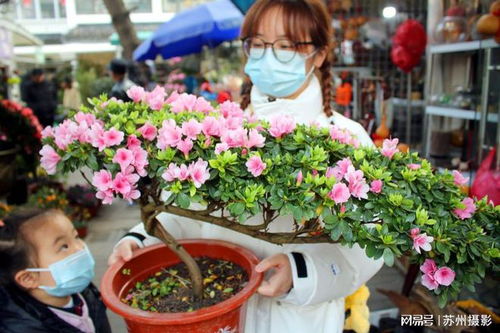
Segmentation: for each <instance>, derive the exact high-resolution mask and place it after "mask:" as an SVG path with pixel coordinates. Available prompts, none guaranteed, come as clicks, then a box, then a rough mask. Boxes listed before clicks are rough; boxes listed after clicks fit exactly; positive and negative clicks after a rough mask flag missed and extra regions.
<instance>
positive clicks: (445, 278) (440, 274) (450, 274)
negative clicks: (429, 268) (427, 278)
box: [434, 267, 455, 286]
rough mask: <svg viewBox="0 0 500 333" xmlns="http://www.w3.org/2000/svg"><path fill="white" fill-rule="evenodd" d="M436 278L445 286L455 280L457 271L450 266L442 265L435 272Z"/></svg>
mask: <svg viewBox="0 0 500 333" xmlns="http://www.w3.org/2000/svg"><path fill="white" fill-rule="evenodd" d="M434 280H435V281H436V282H437V283H439V284H440V285H443V286H449V285H450V284H451V283H452V282H453V280H455V272H454V271H453V270H452V269H451V268H449V267H440V268H439V269H438V270H437V271H436V272H435V273H434Z"/></svg>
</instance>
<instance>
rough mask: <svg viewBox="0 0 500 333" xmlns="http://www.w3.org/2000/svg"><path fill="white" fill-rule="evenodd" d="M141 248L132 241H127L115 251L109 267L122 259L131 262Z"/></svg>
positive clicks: (111, 256) (109, 259)
mask: <svg viewBox="0 0 500 333" xmlns="http://www.w3.org/2000/svg"><path fill="white" fill-rule="evenodd" d="M138 248H139V245H137V243H136V242H135V241H133V240H131V239H125V240H124V241H122V242H121V243H120V244H119V245H118V246H117V247H115V249H114V250H113V253H111V255H110V256H109V258H108V265H109V266H111V265H113V264H114V263H115V262H117V261H118V260H120V259H123V260H125V261H129V260H130V258H132V254H133V252H134V251H135V250H137V249H138Z"/></svg>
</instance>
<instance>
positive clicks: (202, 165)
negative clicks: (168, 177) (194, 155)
mask: <svg viewBox="0 0 500 333" xmlns="http://www.w3.org/2000/svg"><path fill="white" fill-rule="evenodd" d="M207 167H208V163H207V162H206V161H203V160H202V159H198V161H196V162H195V163H191V164H190V165H189V167H188V170H189V176H190V178H191V180H192V181H193V183H194V186H195V187H196V188H199V187H200V186H201V185H203V184H204V183H205V182H206V181H207V180H208V179H209V178H210V172H209V170H208V168H207Z"/></svg>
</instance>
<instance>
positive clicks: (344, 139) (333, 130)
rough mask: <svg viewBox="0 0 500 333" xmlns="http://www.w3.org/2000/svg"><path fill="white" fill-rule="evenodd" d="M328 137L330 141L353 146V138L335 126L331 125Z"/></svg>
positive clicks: (347, 132)
mask: <svg viewBox="0 0 500 333" xmlns="http://www.w3.org/2000/svg"><path fill="white" fill-rule="evenodd" d="M330 137H331V138H332V140H337V141H339V142H340V143H343V144H353V143H355V141H356V140H355V139H354V138H353V136H352V134H351V132H349V131H347V130H345V129H342V128H340V127H338V126H337V125H333V126H332V127H330Z"/></svg>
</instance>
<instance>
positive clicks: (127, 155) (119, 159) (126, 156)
mask: <svg viewBox="0 0 500 333" xmlns="http://www.w3.org/2000/svg"><path fill="white" fill-rule="evenodd" d="M113 162H114V163H118V164H119V165H120V168H121V170H122V171H124V170H125V169H126V168H127V167H128V166H129V165H130V164H132V163H133V162H134V153H132V151H131V150H129V149H125V148H120V149H118V150H117V151H116V153H115V156H114V157H113Z"/></svg>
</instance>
